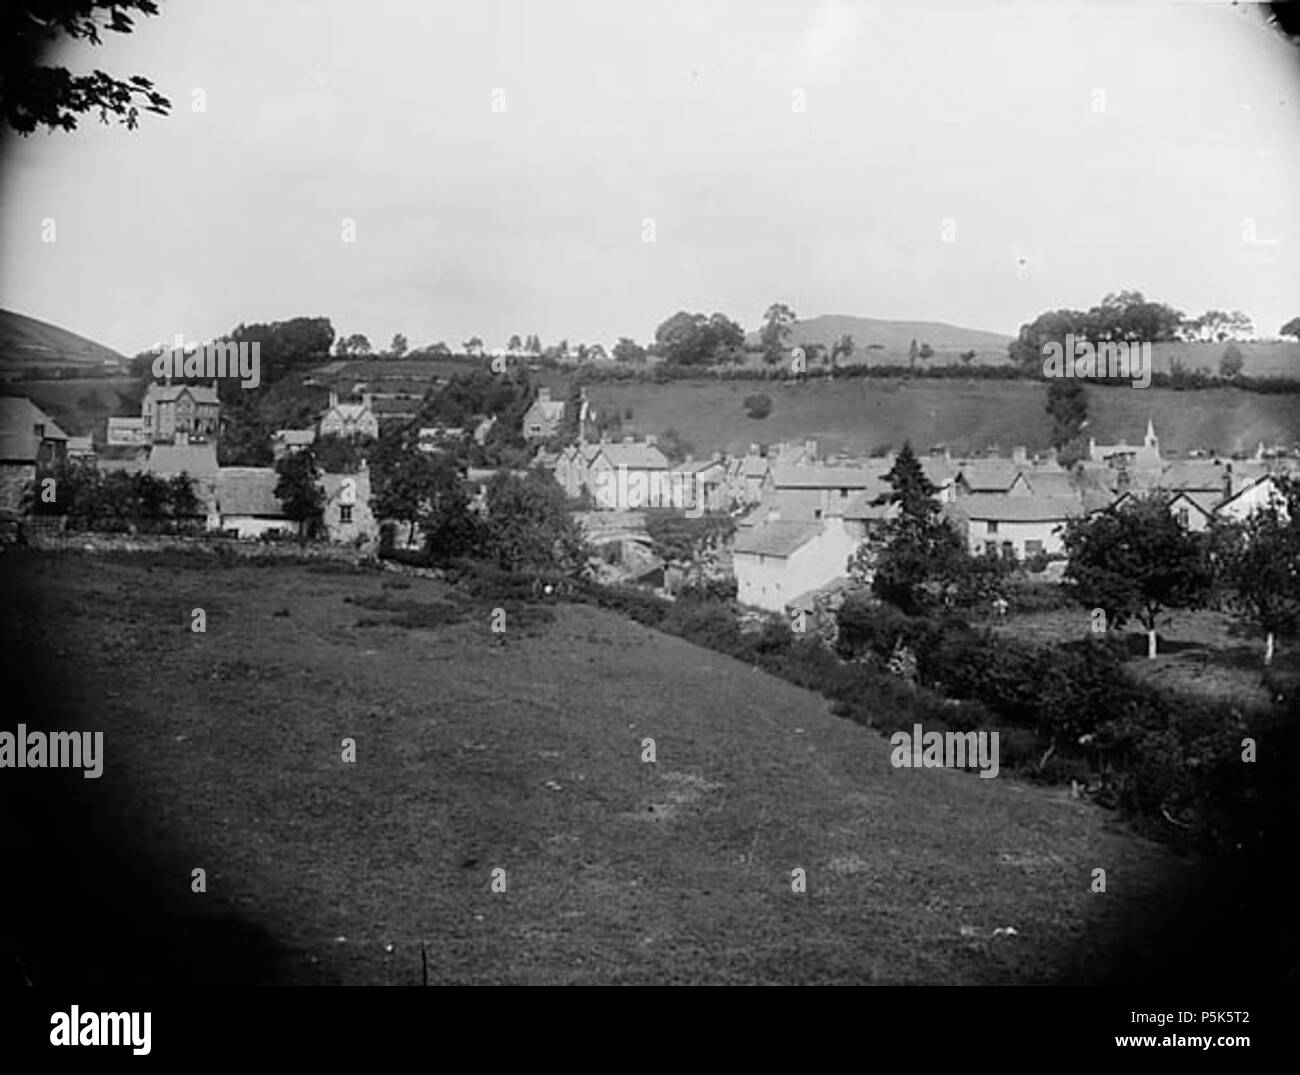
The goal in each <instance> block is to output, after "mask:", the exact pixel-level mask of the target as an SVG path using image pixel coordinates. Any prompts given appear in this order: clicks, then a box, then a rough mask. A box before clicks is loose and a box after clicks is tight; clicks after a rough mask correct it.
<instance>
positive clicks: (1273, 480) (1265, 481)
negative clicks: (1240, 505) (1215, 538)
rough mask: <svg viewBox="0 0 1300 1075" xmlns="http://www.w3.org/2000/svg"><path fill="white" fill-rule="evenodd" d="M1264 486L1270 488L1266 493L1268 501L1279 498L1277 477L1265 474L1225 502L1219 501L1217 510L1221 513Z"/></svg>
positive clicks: (1279, 491)
mask: <svg viewBox="0 0 1300 1075" xmlns="http://www.w3.org/2000/svg"><path fill="white" fill-rule="evenodd" d="M1265 485H1267V486H1270V491H1269V493H1268V496H1269V498H1270V499H1273V498H1280V497H1281V490H1280V489H1278V485H1277V475H1275V474H1265V475H1264V476H1263V477H1262V478H1260V479H1259V481H1257V482H1252V483H1251V484H1250V485H1247V486H1246V487H1245V488H1243V489H1240V490H1238V491H1237V492H1235V493H1233V494H1232V496H1230V497H1228V499H1227V500H1224V501H1221V502H1220V503H1219V506H1218V509H1217V510H1219V511H1222V510H1223V509H1224V508H1226V507H1227V506H1228V505H1229V504H1232V503H1235V502H1236V501H1238V500H1240V499H1241V498H1242V497H1243V496H1245V495H1246V494H1247V493H1249V492H1251V491H1252V490H1255V489H1258V488H1260V487H1261V486H1265Z"/></svg>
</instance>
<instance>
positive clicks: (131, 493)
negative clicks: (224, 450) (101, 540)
mask: <svg viewBox="0 0 1300 1075" xmlns="http://www.w3.org/2000/svg"><path fill="white" fill-rule="evenodd" d="M23 507H24V510H26V511H30V512H31V513H32V514H33V515H62V516H64V517H65V518H66V522H65V524H64V525H65V526H68V527H70V528H71V529H73V530H102V531H109V532H126V531H139V532H142V533H156V534H174V533H182V532H186V531H190V530H196V529H202V528H203V527H204V526H205V525H206V518H205V513H204V509H203V505H202V504H201V503H200V502H199V498H198V495H197V494H196V493H195V491H194V483H193V480H192V479H191V478H190V477H189V476H188V475H185V474H180V475H176V476H174V477H171V478H161V477H159V476H157V475H155V474H149V473H145V472H141V473H135V474H132V473H127V472H126V471H102V470H100V469H99V467H97V466H96V465H95V464H94V463H90V462H87V461H85V460H81V459H67V460H63V461H62V462H60V463H58V464H56V465H55V466H53V467H52V468H50V469H48V470H46V471H43V472H41V473H39V474H38V475H37V477H36V480H35V481H34V482H32V483H30V484H29V485H28V486H27V488H26V489H25V490H24V492H23Z"/></svg>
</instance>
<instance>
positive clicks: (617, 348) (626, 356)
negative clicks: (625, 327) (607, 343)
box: [614, 336, 645, 362]
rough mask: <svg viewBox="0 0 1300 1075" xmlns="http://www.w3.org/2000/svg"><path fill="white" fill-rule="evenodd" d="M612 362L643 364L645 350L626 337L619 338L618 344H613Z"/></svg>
mask: <svg viewBox="0 0 1300 1075" xmlns="http://www.w3.org/2000/svg"><path fill="white" fill-rule="evenodd" d="M614 360H615V361H616V362H644V361H645V348H644V347H642V346H641V345H640V344H639V343H637V342H636V340H634V339H632V338H630V337H628V336H620V337H619V338H618V343H616V344H614Z"/></svg>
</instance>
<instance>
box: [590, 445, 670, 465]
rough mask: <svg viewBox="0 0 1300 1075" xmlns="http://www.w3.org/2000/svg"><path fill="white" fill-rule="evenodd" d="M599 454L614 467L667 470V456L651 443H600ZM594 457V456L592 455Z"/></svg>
mask: <svg viewBox="0 0 1300 1075" xmlns="http://www.w3.org/2000/svg"><path fill="white" fill-rule="evenodd" d="M597 447H598V449H599V452H600V454H603V455H604V456H605V458H606V459H608V460H609V462H610V465H611V466H614V467H620V466H623V467H628V468H629V469H639V470H667V469H668V457H667V456H666V455H664V453H663V452H661V451H660V450H659V449H658V448H656V447H655V446H654V445H653V444H612V443H611V444H601V445H598V446H597ZM592 458H593V459H594V458H595V456H592Z"/></svg>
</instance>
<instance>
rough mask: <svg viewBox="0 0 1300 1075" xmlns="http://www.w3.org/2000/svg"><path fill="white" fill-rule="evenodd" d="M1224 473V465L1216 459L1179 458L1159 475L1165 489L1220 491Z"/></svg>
mask: <svg viewBox="0 0 1300 1075" xmlns="http://www.w3.org/2000/svg"><path fill="white" fill-rule="evenodd" d="M1235 469H1236V468H1235V467H1234V470H1235ZM1224 474H1225V470H1224V466H1223V464H1222V463H1220V462H1218V461H1217V460H1213V459H1188V460H1179V461H1178V462H1176V463H1170V464H1169V465H1168V466H1167V467H1165V469H1164V472H1163V473H1162V474H1161V475H1160V485H1161V486H1162V487H1163V488H1165V489H1195V490H1200V491H1203V492H1220V493H1221V492H1222V491H1223V478H1224Z"/></svg>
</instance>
